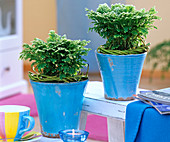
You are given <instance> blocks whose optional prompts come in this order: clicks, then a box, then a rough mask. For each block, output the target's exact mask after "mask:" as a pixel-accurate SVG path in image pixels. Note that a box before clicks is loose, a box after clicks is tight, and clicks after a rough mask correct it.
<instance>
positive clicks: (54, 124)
mask: <svg viewBox="0 0 170 142" xmlns="http://www.w3.org/2000/svg"><path fill="white" fill-rule="evenodd" d="M87 82H88V80H86V81H81V82H75V83H42V82H33V81H30V83H31V85H32V88H33V91H34V96H35V99H36V104H37V109H38V115H39V119H40V125H41V132H42V135H43V136H45V137H51V138H56V137H59V134H58V133H59V131H60V130H65V129H78V127H79V126H78V124H79V119H80V113H81V109H82V104H83V93H84V90H85V87H86V84H87Z"/></svg>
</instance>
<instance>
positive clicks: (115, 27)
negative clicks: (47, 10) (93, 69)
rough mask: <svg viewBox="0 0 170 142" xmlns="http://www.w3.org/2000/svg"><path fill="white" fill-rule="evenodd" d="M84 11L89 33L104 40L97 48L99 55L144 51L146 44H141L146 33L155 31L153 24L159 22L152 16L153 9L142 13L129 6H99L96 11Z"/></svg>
mask: <svg viewBox="0 0 170 142" xmlns="http://www.w3.org/2000/svg"><path fill="white" fill-rule="evenodd" d="M86 11H87V16H88V18H89V19H91V20H92V23H93V27H91V28H89V30H90V31H95V32H97V33H98V34H99V35H100V36H101V37H103V38H105V39H107V41H106V43H105V44H104V45H102V46H100V47H98V49H97V51H98V52H100V53H103V54H114V55H127V54H140V53H144V52H146V51H148V46H149V45H150V43H147V44H146V41H145V39H146V37H147V35H148V31H149V30H150V29H153V28H157V27H155V26H154V25H153V23H154V22H155V20H157V19H161V18H160V17H158V16H156V15H155V14H156V13H157V11H156V10H155V8H154V7H153V8H151V9H150V10H149V11H146V10H145V9H140V10H136V9H135V7H134V6H132V5H123V4H115V5H111V7H109V6H108V5H107V4H100V5H99V7H98V8H97V10H96V11H93V10H89V9H86Z"/></svg>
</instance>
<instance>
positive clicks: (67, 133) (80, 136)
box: [59, 129, 89, 142]
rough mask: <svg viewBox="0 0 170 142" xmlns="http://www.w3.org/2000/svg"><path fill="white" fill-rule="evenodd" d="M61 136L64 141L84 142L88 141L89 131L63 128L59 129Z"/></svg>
mask: <svg viewBox="0 0 170 142" xmlns="http://www.w3.org/2000/svg"><path fill="white" fill-rule="evenodd" d="M59 135H60V138H61V139H62V140H63V142H84V141H86V139H87V137H88V135H89V132H87V131H83V130H74V129H72V130H71V129H68V130H62V131H59Z"/></svg>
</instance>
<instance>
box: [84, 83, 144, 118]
mask: <svg viewBox="0 0 170 142" xmlns="http://www.w3.org/2000/svg"><path fill="white" fill-rule="evenodd" d="M140 90H142V89H139V91H140ZM84 96H85V98H84V102H83V108H82V110H83V111H87V112H89V113H93V114H97V115H101V116H105V117H114V118H118V119H123V120H124V119H125V113H126V107H127V105H128V104H129V103H131V102H133V101H134V100H133V101H112V100H107V99H105V98H104V88H103V83H102V82H98V81H89V82H88V84H87V88H86V93H85V95H84Z"/></svg>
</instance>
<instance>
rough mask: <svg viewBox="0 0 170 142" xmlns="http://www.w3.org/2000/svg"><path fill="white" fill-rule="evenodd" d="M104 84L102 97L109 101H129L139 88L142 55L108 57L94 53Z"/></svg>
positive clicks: (144, 55) (142, 61) (143, 57)
mask: <svg viewBox="0 0 170 142" xmlns="http://www.w3.org/2000/svg"><path fill="white" fill-rule="evenodd" d="M95 53H96V57H97V59H98V63H99V68H100V73H101V76H102V80H103V84H104V93H105V94H104V95H105V98H106V99H111V100H131V99H133V97H132V95H133V94H136V91H137V88H138V86H139V81H140V76H141V72H142V67H143V63H144V60H145V57H146V53H144V54H134V55H109V54H101V53H97V51H95Z"/></svg>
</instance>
